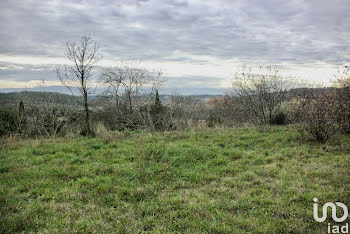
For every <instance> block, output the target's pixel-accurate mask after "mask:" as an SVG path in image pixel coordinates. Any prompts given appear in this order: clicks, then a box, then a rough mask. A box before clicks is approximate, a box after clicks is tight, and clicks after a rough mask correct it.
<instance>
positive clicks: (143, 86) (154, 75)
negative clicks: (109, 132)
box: [101, 65, 163, 126]
mask: <svg viewBox="0 0 350 234" xmlns="http://www.w3.org/2000/svg"><path fill="white" fill-rule="evenodd" d="M101 80H102V82H103V83H104V84H106V85H107V86H108V87H109V88H108V91H107V93H108V94H109V95H112V96H113V98H114V100H115V112H116V118H117V119H118V121H119V122H124V123H125V124H126V125H128V126H135V124H136V123H135V122H141V123H142V125H147V124H149V123H148V122H149V116H148V115H147V114H146V115H145V113H141V108H144V107H145V106H146V104H149V103H150V102H151V100H153V99H152V98H153V96H154V94H155V91H156V89H157V88H159V87H160V86H161V85H162V83H163V79H162V72H161V71H159V70H148V69H145V68H142V67H140V65H119V66H115V67H109V68H106V69H105V70H104V71H103V72H102V74H101ZM147 111H149V110H147ZM147 111H146V112H147ZM147 116H148V117H147Z"/></svg>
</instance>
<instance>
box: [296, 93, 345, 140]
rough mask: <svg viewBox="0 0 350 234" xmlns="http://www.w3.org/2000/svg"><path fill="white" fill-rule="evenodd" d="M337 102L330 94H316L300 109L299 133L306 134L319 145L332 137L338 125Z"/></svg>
mask: <svg viewBox="0 0 350 234" xmlns="http://www.w3.org/2000/svg"><path fill="white" fill-rule="evenodd" d="M337 107H338V102H337V100H336V98H335V96H334V94H333V93H332V92H329V93H325V92H317V93H314V94H313V97H312V98H311V99H310V100H309V101H308V102H306V103H305V104H304V105H303V106H302V107H301V109H300V111H301V115H300V118H301V119H300V120H301V121H300V126H301V128H300V131H301V132H306V133H307V134H309V135H310V136H312V137H313V138H314V139H315V140H316V141H318V142H320V143H324V142H326V141H327V140H328V139H329V138H330V137H331V136H333V135H334V134H335V133H336V132H337V130H338V128H339V124H338V123H337V121H336V118H337V116H338V114H339V113H338V109H337Z"/></svg>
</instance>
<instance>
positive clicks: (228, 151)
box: [0, 126, 350, 233]
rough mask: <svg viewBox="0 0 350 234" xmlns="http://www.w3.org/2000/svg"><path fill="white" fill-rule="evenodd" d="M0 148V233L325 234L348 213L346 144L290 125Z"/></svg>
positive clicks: (349, 146)
mask: <svg viewBox="0 0 350 234" xmlns="http://www.w3.org/2000/svg"><path fill="white" fill-rule="evenodd" d="M4 142H5V141H3V143H1V149H0V232H23V231H24V232H67V233H69V232H85V231H90V232H128V233H135V232H147V231H148V232H158V233H165V232H181V233H182V232H187V233H197V232H210V233H244V232H250V233H257V232H268V233H277V232H293V233H305V232H314V233H321V232H322V233H326V232H327V223H328V222H330V223H334V222H333V221H332V219H331V216H330V215H328V219H327V221H326V222H324V223H317V222H316V221H315V220H314V219H313V210H312V207H313V201H312V199H313V198H314V197H317V198H318V200H319V201H320V206H321V204H324V203H325V202H328V201H333V202H334V201H341V202H343V203H345V204H346V205H348V207H350V206H349V205H350V195H349V194H350V137H346V136H339V137H335V138H333V139H332V140H331V141H330V142H328V143H327V144H325V145H320V144H317V143H312V142H307V141H305V140H302V139H300V137H299V134H298V133H297V132H296V131H295V130H294V129H293V127H292V126H289V127H265V128H237V129H227V130H196V131H187V132H172V133H165V134H160V133H159V134H155V135H152V134H150V133H145V132H138V133H125V134H116V136H115V137H114V138H113V139H110V140H105V139H101V138H75V139H66V138H65V139H56V140H24V141H23V142H12V143H10V144H5V143H4Z"/></svg>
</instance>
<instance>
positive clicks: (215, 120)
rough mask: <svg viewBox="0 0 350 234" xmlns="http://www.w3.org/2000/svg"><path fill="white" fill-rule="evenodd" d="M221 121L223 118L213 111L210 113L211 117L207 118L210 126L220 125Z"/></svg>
mask: <svg viewBox="0 0 350 234" xmlns="http://www.w3.org/2000/svg"><path fill="white" fill-rule="evenodd" d="M221 123H222V121H221V118H220V117H219V116H217V115H216V114H215V113H214V112H213V111H211V112H210V113H209V117H208V120H207V124H208V127H209V128H213V127H215V126H216V125H219V124H221Z"/></svg>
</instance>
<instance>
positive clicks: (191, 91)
mask: <svg viewBox="0 0 350 234" xmlns="http://www.w3.org/2000/svg"><path fill="white" fill-rule="evenodd" d="M71 89H72V91H73V94H74V95H79V91H78V90H77V88H74V87H72V88H71ZM104 90H105V88H101V87H99V88H96V94H100V93H102V92H103V91H104ZM22 91H31V92H55V93H63V94H71V92H70V91H69V89H67V88H66V87H64V86H59V85H56V86H45V87H42V86H37V87H32V88H0V93H13V92H22ZM159 93H160V94H163V95H171V94H173V93H179V94H181V95H186V96H191V95H195V96H200V95H210V96H212V95H214V96H216V95H224V94H225V90H224V89H222V88H211V87H193V88H170V87H161V88H160V89H159Z"/></svg>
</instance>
